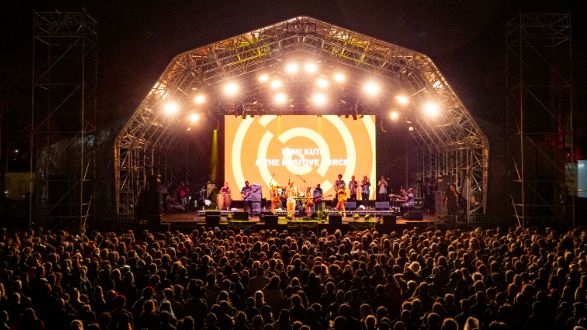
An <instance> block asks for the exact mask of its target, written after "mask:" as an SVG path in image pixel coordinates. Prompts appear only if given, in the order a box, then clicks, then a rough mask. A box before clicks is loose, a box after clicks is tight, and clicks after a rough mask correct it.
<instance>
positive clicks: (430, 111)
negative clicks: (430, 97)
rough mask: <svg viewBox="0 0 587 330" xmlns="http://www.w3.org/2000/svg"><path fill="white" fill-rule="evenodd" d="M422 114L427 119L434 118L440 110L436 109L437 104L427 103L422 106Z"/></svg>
mask: <svg viewBox="0 0 587 330" xmlns="http://www.w3.org/2000/svg"><path fill="white" fill-rule="evenodd" d="M423 109H424V113H425V114H426V115H427V116H429V117H436V116H437V115H438V113H439V112H440V108H439V107H438V104H436V103H434V102H428V103H426V104H424V107H423Z"/></svg>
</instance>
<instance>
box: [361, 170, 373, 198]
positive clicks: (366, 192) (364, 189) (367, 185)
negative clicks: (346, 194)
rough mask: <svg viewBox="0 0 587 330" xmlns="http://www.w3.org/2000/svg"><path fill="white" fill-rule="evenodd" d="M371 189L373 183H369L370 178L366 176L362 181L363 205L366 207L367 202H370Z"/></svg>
mask: <svg viewBox="0 0 587 330" xmlns="http://www.w3.org/2000/svg"><path fill="white" fill-rule="evenodd" d="M370 188H371V182H370V181H369V178H368V177H367V176H366V175H364V176H363V180H362V181H361V197H362V200H363V205H365V204H366V203H367V201H368V200H369V190H370Z"/></svg>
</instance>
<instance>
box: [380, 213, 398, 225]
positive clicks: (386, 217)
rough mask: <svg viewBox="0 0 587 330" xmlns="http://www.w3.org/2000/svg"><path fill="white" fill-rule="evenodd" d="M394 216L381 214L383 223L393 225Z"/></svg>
mask: <svg viewBox="0 0 587 330" xmlns="http://www.w3.org/2000/svg"><path fill="white" fill-rule="evenodd" d="M395 220H396V217H395V215H393V214H386V215H384V216H383V224H384V225H395V223H396V222H395Z"/></svg>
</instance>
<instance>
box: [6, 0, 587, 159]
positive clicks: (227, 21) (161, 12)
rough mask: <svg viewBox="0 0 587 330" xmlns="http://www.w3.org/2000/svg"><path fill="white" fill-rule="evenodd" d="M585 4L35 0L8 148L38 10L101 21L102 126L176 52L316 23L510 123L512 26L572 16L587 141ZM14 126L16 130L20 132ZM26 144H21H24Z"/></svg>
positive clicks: (9, 37)
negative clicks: (419, 67) (532, 18)
mask: <svg viewBox="0 0 587 330" xmlns="http://www.w3.org/2000/svg"><path fill="white" fill-rule="evenodd" d="M579 3H580V1H577V2H576V3H575V2H572V1H522V2H515V1H500V0H488V1H471V0H459V1H405V0H403V1H365V0H352V1H301V0H298V1H275V0H273V1H120V0H118V1H117V0H101V1H33V2H29V3H27V4H20V5H19V6H18V7H15V8H12V9H9V10H5V9H7V8H3V10H2V13H1V14H0V15H1V18H2V19H1V23H0V24H2V25H3V31H4V32H5V33H4V35H3V37H2V39H3V41H2V43H1V53H0V54H1V61H0V76H1V77H2V79H0V111H2V113H3V114H4V116H5V117H4V118H6V120H7V121H8V122H9V125H8V126H9V127H10V129H9V135H10V137H11V138H10V140H11V141H12V142H10V143H11V145H9V147H19V148H22V149H24V148H26V146H24V145H21V144H22V143H24V142H23V141H26V138H25V137H26V131H25V130H24V129H23V127H24V126H25V125H26V124H27V120H28V119H27V118H26V116H27V114H28V113H29V112H30V103H31V101H30V91H31V81H30V79H31V62H32V49H31V48H32V47H31V45H32V11H33V10H53V9H61V10H68V9H70V10H71V9H73V10H79V9H80V4H84V6H85V7H86V8H87V9H88V12H89V13H90V15H91V16H93V17H94V18H95V19H97V21H98V24H99V26H98V31H99V37H98V38H99V46H98V47H99V50H98V51H99V63H98V66H99V76H98V84H99V91H98V113H99V125H100V126H101V127H104V126H105V125H107V124H108V123H110V122H112V121H116V120H120V119H121V118H126V117H128V116H129V115H130V114H131V113H132V112H133V111H134V110H135V109H136V107H137V105H138V104H139V103H140V102H141V100H142V99H143V97H144V96H145V95H146V94H147V92H148V90H149V89H150V88H151V87H152V86H153V84H154V82H155V81H156V79H157V78H158V77H159V76H160V75H161V73H162V72H163V70H164V68H165V67H166V66H167V64H168V63H169V61H170V60H171V59H172V58H173V57H174V56H175V55H177V54H178V53H180V52H183V51H186V50H188V49H192V48H197V47H200V46H203V45H206V44H209V43H212V42H215V41H218V40H221V39H225V38H228V37H231V36H234V35H237V34H240V33H244V32H247V31H250V30H253V29H256V28H259V27H262V26H265V25H269V24H272V23H276V22H279V21H282V20H285V19H288V18H291V17H294V16H299V15H308V16H312V17H315V18H318V19H321V20H324V21H326V22H330V23H333V24H335V25H338V26H341V27H343V28H348V29H350V30H354V31H357V32H360V33H363V34H366V35H370V36H373V37H375V38H378V39H381V40H384V41H387V42H391V43H394V44H397V45H400V46H403V47H406V48H410V49H413V50H416V51H419V52H422V53H424V54H426V55H428V56H429V57H430V58H431V59H432V60H433V61H434V62H435V63H436V65H437V66H438V67H439V68H440V70H441V72H442V73H443V74H444V76H445V77H446V79H447V81H448V82H449V84H450V85H451V86H452V87H453V88H454V90H455V91H456V93H457V95H458V96H459V97H460V98H461V99H462V100H463V102H464V104H465V106H467V107H468V109H469V110H470V111H471V113H472V114H473V115H474V116H475V117H477V118H481V119H484V120H487V121H490V122H493V123H495V124H498V125H500V124H502V123H503V121H502V119H503V117H504V114H505V111H506V102H505V100H506V97H505V95H506V94H505V87H504V86H505V58H506V50H505V23H506V21H507V20H509V19H511V18H513V17H514V16H515V15H516V14H517V13H519V12H520V11H522V12H528V13H554V12H556V13H569V12H570V13H572V15H573V16H572V20H573V23H572V29H573V48H574V54H573V57H574V65H575V74H574V79H575V87H574V88H575V94H576V97H575V112H576V117H577V121H576V123H577V124H576V127H575V129H576V135H577V136H578V137H579V141H578V142H579V144H582V143H583V142H582V141H583V140H585V139H584V136H585V133H584V128H583V127H584V126H585V125H583V124H582V123H585V120H584V117H585V115H584V113H585V111H583V110H582V109H583V108H584V106H585V98H584V96H585V92H584V91H585V86H586V85H587V83H586V81H585V78H584V77H585V76H586V75H585V73H586V65H585V64H586V63H585V62H586V60H585V58H587V54H586V48H587V47H586V44H585V41H586V40H587V36H586V35H585V34H586V33H585V28H584V26H585V24H584V23H585V22H586V21H587V20H586V19H585V16H586V14H585V11H582V12H581V11H580V10H578V8H579ZM12 124H15V125H12ZM19 136H22V138H19ZM583 144H584V143H583Z"/></svg>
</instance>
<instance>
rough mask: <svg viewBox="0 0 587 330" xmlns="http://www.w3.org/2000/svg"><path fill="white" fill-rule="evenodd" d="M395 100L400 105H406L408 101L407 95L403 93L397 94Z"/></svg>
mask: <svg viewBox="0 0 587 330" xmlns="http://www.w3.org/2000/svg"><path fill="white" fill-rule="evenodd" d="M395 100H396V101H397V103H399V104H400V105H408V103H410V99H409V98H408V97H407V96H405V95H397V96H396V97H395Z"/></svg>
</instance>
